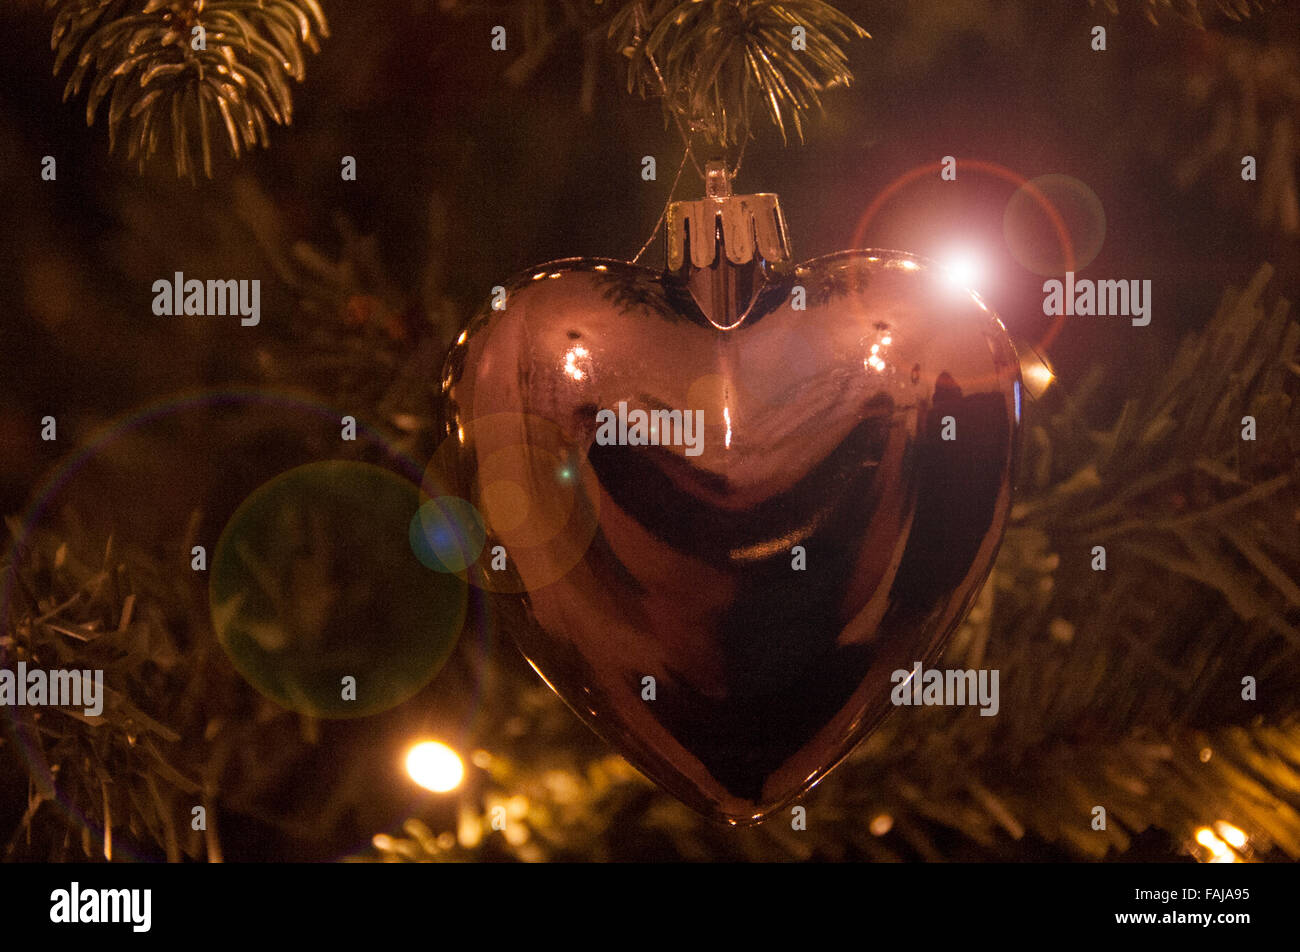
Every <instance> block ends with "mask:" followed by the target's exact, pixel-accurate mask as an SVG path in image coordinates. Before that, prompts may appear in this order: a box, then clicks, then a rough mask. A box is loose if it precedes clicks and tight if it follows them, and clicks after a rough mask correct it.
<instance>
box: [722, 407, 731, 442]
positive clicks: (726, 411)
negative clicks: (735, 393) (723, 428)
mask: <svg viewBox="0 0 1300 952" xmlns="http://www.w3.org/2000/svg"><path fill="white" fill-rule="evenodd" d="M722 419H724V420H726V421H727V435H726V437H725V438H724V442H725V443H726V446H727V449H731V407H723V408H722Z"/></svg>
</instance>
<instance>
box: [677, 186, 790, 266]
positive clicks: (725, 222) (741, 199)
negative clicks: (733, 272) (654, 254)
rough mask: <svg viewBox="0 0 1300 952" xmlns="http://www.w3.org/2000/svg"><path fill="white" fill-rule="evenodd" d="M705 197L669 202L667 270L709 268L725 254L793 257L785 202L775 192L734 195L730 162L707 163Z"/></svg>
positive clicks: (740, 261)
mask: <svg viewBox="0 0 1300 952" xmlns="http://www.w3.org/2000/svg"><path fill="white" fill-rule="evenodd" d="M704 192H705V194H704V198H701V199H697V200H695V201H685V202H673V203H672V204H670V205H669V206H668V221H667V226H668V269H669V270H670V271H679V270H680V269H681V268H682V267H683V266H684V265H686V264H687V261H688V257H689V264H690V265H691V266H692V267H694V268H710V267H713V266H714V263H715V262H716V261H718V259H719V258H720V257H721V256H724V255H725V257H726V260H727V261H729V262H730V263H731V264H734V265H744V264H750V263H756V262H758V261H766V262H769V263H774V262H778V261H788V260H789V259H790V239H789V235H788V233H787V231H786V225H785V216H784V215H783V214H782V213H781V203H780V200H779V199H778V198H777V196H776V195H775V194H774V193H772V192H759V193H757V194H753V195H733V194H732V193H731V176H730V174H729V173H728V172H727V166H726V163H724V162H722V161H711V162H709V163H708V164H707V165H706V166H705V189H704Z"/></svg>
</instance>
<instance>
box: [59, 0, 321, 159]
mask: <svg viewBox="0 0 1300 952" xmlns="http://www.w3.org/2000/svg"><path fill="white" fill-rule="evenodd" d="M46 9H47V10H50V11H53V12H54V13H55V20H54V28H53V33H52V36H51V40H50V45H51V48H52V49H53V50H54V51H55V63H54V71H55V73H58V72H59V71H60V70H62V69H63V67H64V66H65V65H69V64H71V65H72V75H71V76H70V77H69V79H68V84H67V87H66V88H65V90H64V98H65V99H67V98H69V97H71V96H73V95H76V94H78V93H80V92H81V90H82V88H83V86H88V88H89V94H88V96H87V100H86V122H87V124H93V122H94V119H95V114H96V112H97V111H98V110H99V108H100V106H101V105H102V104H104V103H105V102H107V103H108V132H109V148H110V150H113V149H115V148H116V146H117V143H118V142H119V141H123V142H125V143H126V148H127V156H128V158H129V159H131V160H133V161H135V162H136V163H137V164H138V165H139V167H140V168H141V169H143V167H144V165H145V163H146V161H147V160H148V159H149V157H150V156H152V155H153V154H154V153H155V152H157V151H158V149H159V147H160V145H162V144H164V143H170V147H171V152H172V154H173V157H174V159H175V162H176V174H177V175H178V176H188V177H189V178H190V179H191V180H193V178H194V173H195V168H196V165H197V161H201V162H202V166H203V171H204V174H206V175H207V176H208V177H209V178H210V177H211V176H212V148H213V146H212V139H213V137H214V136H216V137H218V138H220V137H222V136H223V135H224V137H225V139H226V143H227V146H228V148H229V150H230V152H231V154H232V155H234V156H236V157H238V156H239V155H240V154H241V153H242V152H243V151H244V150H245V149H250V148H252V147H253V146H256V145H262V146H265V145H267V144H268V134H267V133H268V126H269V124H270V123H276V124H278V125H287V124H288V123H289V121H290V119H291V117H292V114H293V101H292V97H291V95H290V91H289V82H288V80H289V79H290V78H292V79H296V80H299V81H301V80H302V78H303V76H304V74H305V70H306V66H305V59H304V54H303V50H304V48H305V49H307V50H310V51H311V52H313V53H315V52H319V49H320V46H319V39H320V38H321V37H325V36H328V35H329V27H328V25H327V24H326V21H325V14H324V12H323V11H322V10H321V8H320V5H319V3H317V0H145V2H141V0H47V3H46ZM200 28H201V30H200ZM196 154H197V159H196Z"/></svg>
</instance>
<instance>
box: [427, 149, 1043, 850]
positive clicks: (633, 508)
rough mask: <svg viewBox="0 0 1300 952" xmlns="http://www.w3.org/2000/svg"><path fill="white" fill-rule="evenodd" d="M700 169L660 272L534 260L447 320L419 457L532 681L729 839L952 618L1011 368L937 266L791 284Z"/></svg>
mask: <svg viewBox="0 0 1300 952" xmlns="http://www.w3.org/2000/svg"><path fill="white" fill-rule="evenodd" d="M711 173H712V175H711V179H710V188H709V194H708V196H707V197H706V198H704V199H703V200H701V201H698V202H679V203H676V204H674V205H673V206H672V209H671V214H670V216H669V234H668V237H669V267H668V268H667V270H665V271H663V272H659V271H654V270H651V269H648V268H644V267H638V266H635V265H632V264H629V263H627V262H621V261H613V260H592V259H568V260H564V261H557V262H554V263H551V264H548V265H544V266H542V267H540V268H536V269H533V270H532V271H530V272H527V273H525V274H522V275H520V276H518V277H516V278H515V279H514V280H513V281H511V282H510V283H509V284H507V285H505V286H504V289H505V293H504V295H500V296H499V297H498V299H497V300H496V301H495V302H494V306H491V307H489V308H487V309H485V310H484V311H483V312H482V313H481V314H479V315H478V316H477V317H476V318H475V319H474V320H472V321H471V323H470V324H469V326H468V327H467V328H466V329H465V331H464V332H463V333H462V334H461V335H460V337H459V339H458V341H457V343H456V345H455V347H454V348H453V350H452V352H451V354H450V356H449V358H448V363H447V367H446V371H445V374H444V378H443V391H444V396H445V398H446V399H445V416H444V424H445V432H446V433H447V437H448V438H447V440H446V442H445V443H444V445H443V449H442V450H441V451H440V456H439V461H438V464H437V465H438V468H439V469H440V471H441V478H442V479H444V480H446V481H447V483H448V484H449V486H450V487H451V491H452V492H454V493H456V494H458V495H460V496H462V497H463V498H464V499H466V500H468V501H469V502H470V503H472V504H473V506H474V507H476V509H477V510H478V512H479V513H480V514H481V517H482V520H483V525H484V527H485V528H486V536H487V540H486V544H485V545H484V546H483V548H482V553H481V555H479V556H478V557H477V560H476V561H474V562H473V564H472V565H470V566H469V568H468V570H467V574H468V576H469V577H470V579H471V580H472V581H474V582H475V583H476V584H478V585H480V586H482V587H484V588H486V589H488V590H489V591H491V592H493V593H495V596H496V597H497V598H498V599H499V604H500V606H501V607H502V608H504V609H505V610H506V615H505V617H506V618H508V619H509V621H508V622H507V624H508V625H509V627H510V628H511V634H512V635H513V636H514V638H515V640H516V642H517V643H518V645H519V646H520V648H521V649H522V651H523V653H524V655H525V656H526V657H527V658H528V660H529V661H530V662H531V663H532V665H533V667H534V668H536V670H537V671H538V673H539V674H540V675H541V676H542V677H543V678H544V679H545V680H546V682H547V683H548V684H549V685H550V686H551V687H552V688H553V689H554V690H555V691H556V693H557V694H559V696H560V697H561V698H563V699H564V701H565V702H566V703H567V704H568V705H569V706H570V707H571V708H572V709H573V710H574V711H575V712H576V713H577V714H578V716H579V717H581V718H582V719H583V720H585V721H586V722H587V723H588V724H589V725H590V726H591V727H592V728H593V729H594V730H595V731H596V732H597V733H598V734H599V735H600V736H602V737H603V738H604V739H605V740H606V741H608V742H609V743H610V744H612V745H613V746H614V747H615V748H617V749H618V751H619V752H620V753H622V754H623V755H624V756H625V757H626V758H627V759H628V760H629V761H630V762H631V763H632V764H633V765H635V766H636V767H637V768H638V769H640V770H641V771H642V772H643V773H644V774H646V775H647V776H648V777H650V778H651V779H653V780H654V781H655V782H657V783H658V784H659V785H660V786H662V787H663V788H665V789H666V790H668V791H670V792H671V793H673V794H674V795H675V796H677V797H678V798H680V799H681V800H682V801H684V802H685V803H687V804H689V805H690V806H692V807H694V808H695V809H697V810H699V811H701V812H703V813H705V814H707V815H709V816H712V817H714V818H717V819H722V820H726V821H728V822H730V823H733V824H741V823H749V822H755V821H759V820H761V819H763V818H764V817H765V816H767V815H769V814H771V813H772V812H773V811H775V810H777V809H780V808H781V807H783V806H785V805H787V804H788V803H790V802H791V801H792V800H793V799H795V798H796V797H798V796H799V795H800V794H802V793H803V792H804V791H806V790H807V789H808V788H809V787H811V786H812V785H813V784H814V783H816V782H817V781H818V780H819V779H820V778H821V777H823V776H824V775H825V774H826V773H827V772H828V771H829V770H830V769H832V768H833V767H834V766H835V765H836V764H837V763H839V762H840V761H841V760H843V759H844V757H845V756H847V754H848V753H849V752H850V751H851V750H852V748H853V747H854V745H855V744H856V743H857V742H858V741H860V740H861V739H862V738H863V737H864V736H866V735H867V734H868V733H869V732H870V731H871V730H872V729H873V728H874V727H875V726H876V725H878V724H879V723H880V721H881V720H882V719H883V718H884V717H885V716H886V714H887V713H889V711H890V709H891V708H892V706H893V705H892V703H891V692H892V691H893V690H894V688H895V685H896V683H897V682H896V679H894V678H893V675H894V672H895V671H899V670H903V671H908V672H909V673H910V672H911V670H912V667H913V664H914V662H917V661H920V662H922V664H925V665H928V664H929V663H930V662H932V661H933V660H934V659H935V658H936V657H937V656H938V654H939V652H940V650H941V649H942V647H943V645H944V643H945V641H946V640H947V639H948V637H949V636H950V635H951V634H952V632H953V630H954V629H955V628H956V626H957V625H958V623H959V622H960V621H961V619H962V617H963V615H964V613H965V611H966V610H967V608H968V607H969V606H970V603H971V601H972V600H973V598H974V597H975V595H976V594H977V592H978V590H979V588H980V586H981V584H982V583H983V581H984V579H985V578H986V577H987V575H988V572H989V569H990V567H991V565H992V562H993V557H994V554H995V552H996V550H997V547H998V543H999V541H1000V539H1001V535H1002V530H1003V527H1004V525H1005V522H1006V518H1007V514H1008V511H1009V508H1010V503H1011V476H1012V465H1013V456H1014V452H1015V444H1016V432H1017V426H1018V422H1019V401H1020V378H1019V368H1018V362H1017V358H1016V354H1015V350H1014V348H1013V347H1012V345H1011V342H1010V340H1009V339H1008V337H1007V334H1006V331H1005V329H1004V328H1003V326H1002V324H1001V322H1000V321H999V320H998V319H997V317H996V316H995V315H994V314H993V313H992V312H991V311H990V310H989V309H988V308H987V307H986V306H985V305H984V303H983V302H982V301H980V299H979V297H978V296H976V295H975V294H974V293H973V292H971V291H969V290H967V289H964V288H961V287H960V286H958V285H957V284H955V283H954V282H953V281H952V280H951V278H950V276H949V275H948V274H947V273H946V272H944V270H943V269H942V268H938V267H936V266H934V265H932V264H929V263H927V262H925V261H923V260H920V259H917V258H915V257H913V256H910V255H906V254H901V253H897V252H888V251H849V252H843V253H840V254H833V255H829V256H827V257H824V258H819V259H816V260H813V261H810V262H807V263H805V264H802V265H798V266H791V265H789V264H787V263H786V261H787V259H788V250H787V246H786V239H785V225H784V221H783V219H782V217H781V212H780V209H779V206H778V205H777V203H776V198H775V196H772V195H747V196H732V195H731V194H730V191H729V188H728V187H727V182H726V178H725V174H723V175H719V174H718V173H717V172H716V171H714V170H712V169H711ZM697 236H699V237H697ZM512 609H514V610H515V611H511V610H512ZM908 690H910V687H909V688H908Z"/></svg>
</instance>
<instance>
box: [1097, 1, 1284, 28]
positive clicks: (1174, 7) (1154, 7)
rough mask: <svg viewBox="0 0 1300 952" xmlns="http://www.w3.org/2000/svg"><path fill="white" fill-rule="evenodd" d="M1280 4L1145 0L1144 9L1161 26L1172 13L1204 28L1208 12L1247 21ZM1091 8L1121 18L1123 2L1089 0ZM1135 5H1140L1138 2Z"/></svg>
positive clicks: (1153, 21)
mask: <svg viewBox="0 0 1300 952" xmlns="http://www.w3.org/2000/svg"><path fill="white" fill-rule="evenodd" d="M1276 2H1277V0H1141V7H1142V10H1143V12H1144V13H1145V14H1146V18H1147V19H1148V20H1150V21H1151V22H1152V23H1159V21H1160V16H1161V15H1162V14H1172V15H1173V16H1175V17H1178V18H1179V19H1181V20H1186V21H1187V22H1188V23H1191V24H1193V25H1194V26H1198V27H1200V28H1201V29H1204V28H1205V13H1204V12H1203V10H1204V9H1207V8H1208V9H1211V10H1212V11H1217V12H1218V13H1219V14H1220V15H1222V16H1225V17H1227V18H1228V19H1229V20H1245V19H1248V18H1249V17H1250V16H1251V14H1253V13H1255V12H1256V11H1259V10H1263V9H1264V8H1265V7H1267V6H1271V5H1272V4H1274V3H1276ZM1088 5H1089V6H1091V7H1094V8H1095V7H1097V6H1098V5H1100V6H1103V7H1105V8H1106V10H1107V12H1109V13H1110V14H1111V16H1117V15H1118V14H1119V10H1120V0H1088ZM1133 5H1134V6H1136V5H1137V3H1136V0H1135V3H1134V4H1133Z"/></svg>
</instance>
